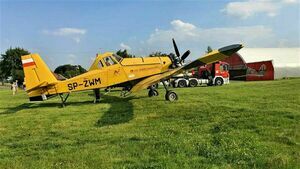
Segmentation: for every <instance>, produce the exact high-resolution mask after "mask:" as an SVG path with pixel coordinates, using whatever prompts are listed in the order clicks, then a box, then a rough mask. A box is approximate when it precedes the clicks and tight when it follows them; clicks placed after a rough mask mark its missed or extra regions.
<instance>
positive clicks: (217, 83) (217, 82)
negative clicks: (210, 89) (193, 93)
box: [215, 77, 224, 86]
mask: <svg viewBox="0 0 300 169" xmlns="http://www.w3.org/2000/svg"><path fill="white" fill-rule="evenodd" d="M223 83H224V82H223V79H222V78H220V77H217V78H216V80H215V85H216V86H222V85H223Z"/></svg>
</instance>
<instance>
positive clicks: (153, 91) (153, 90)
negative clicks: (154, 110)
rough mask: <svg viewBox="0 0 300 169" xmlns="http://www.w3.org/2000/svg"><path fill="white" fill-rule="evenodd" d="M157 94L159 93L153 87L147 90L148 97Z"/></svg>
mask: <svg viewBox="0 0 300 169" xmlns="http://www.w3.org/2000/svg"><path fill="white" fill-rule="evenodd" d="M158 95H159V93H158V91H157V90H155V89H150V90H149V92H148V96H149V97H153V96H158Z"/></svg>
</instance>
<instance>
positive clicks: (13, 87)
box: [11, 82, 17, 95]
mask: <svg viewBox="0 0 300 169" xmlns="http://www.w3.org/2000/svg"><path fill="white" fill-rule="evenodd" d="M11 89H12V91H13V95H15V94H16V90H17V85H16V83H15V82H13V83H12V84H11Z"/></svg>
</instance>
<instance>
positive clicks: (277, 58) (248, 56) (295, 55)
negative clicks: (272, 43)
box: [238, 48, 300, 68]
mask: <svg viewBox="0 0 300 169" xmlns="http://www.w3.org/2000/svg"><path fill="white" fill-rule="evenodd" d="M238 53H239V54H240V55H241V56H242V57H243V58H244V60H245V61H246V62H247V63H248V62H258V61H266V60H273V65H274V67H294V68H295V67H299V68H300V48H243V49H241V50H240V51H239V52H238Z"/></svg>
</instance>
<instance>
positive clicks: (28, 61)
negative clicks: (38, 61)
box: [22, 58, 35, 67]
mask: <svg viewBox="0 0 300 169" xmlns="http://www.w3.org/2000/svg"><path fill="white" fill-rule="evenodd" d="M22 64H23V67H28V66H33V65H35V63H34V61H33V59H32V58H29V59H24V60H22Z"/></svg>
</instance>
